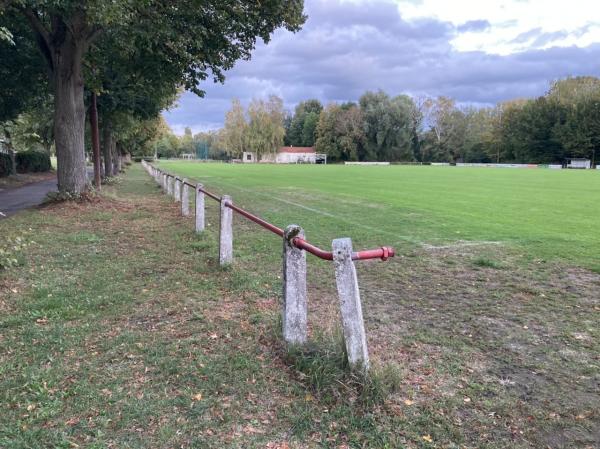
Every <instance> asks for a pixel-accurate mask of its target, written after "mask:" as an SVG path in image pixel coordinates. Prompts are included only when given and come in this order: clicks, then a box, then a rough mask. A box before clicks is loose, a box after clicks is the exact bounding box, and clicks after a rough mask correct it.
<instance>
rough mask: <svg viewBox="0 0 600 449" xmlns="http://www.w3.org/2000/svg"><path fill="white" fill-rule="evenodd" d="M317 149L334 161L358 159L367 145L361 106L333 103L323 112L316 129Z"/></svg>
mask: <svg viewBox="0 0 600 449" xmlns="http://www.w3.org/2000/svg"><path fill="white" fill-rule="evenodd" d="M316 135H317V139H316V150H317V152H319V153H325V154H327V157H329V158H330V159H331V160H332V161H357V160H358V157H359V154H361V153H362V148H363V147H364V145H365V140H366V136H365V131H364V126H363V117H362V112H361V110H360V108H359V107H358V106H357V105H355V104H346V105H341V106H339V105H336V104H331V105H329V106H327V107H326V108H325V109H323V111H322V112H321V115H320V118H319V123H318V125H317V129H316Z"/></svg>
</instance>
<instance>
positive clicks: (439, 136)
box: [213, 77, 600, 163]
mask: <svg viewBox="0 0 600 449" xmlns="http://www.w3.org/2000/svg"><path fill="white" fill-rule="evenodd" d="M281 105H282V100H281V99H279V98H277V97H270V99H269V101H268V102H261V101H259V100H253V101H252V103H251V105H250V107H249V108H248V111H244V109H243V107H242V106H241V104H240V103H239V101H237V100H234V102H233V105H232V108H231V110H230V111H229V112H228V113H227V115H226V118H225V127H224V128H223V129H222V130H220V131H219V132H217V133H216V137H215V139H213V142H216V143H214V145H213V146H214V148H219V150H220V151H221V152H225V153H227V154H229V155H230V156H232V157H239V156H240V155H241V153H242V151H244V150H249V151H254V152H256V153H258V154H261V153H264V152H273V151H275V150H276V149H277V147H279V146H280V145H281V144H285V145H294V146H315V148H316V151H317V152H319V153H326V154H327V155H328V158H329V160H333V161H369V160H371V161H377V160H379V161H419V162H461V161H463V162H518V163H552V162H562V161H563V160H564V159H565V158H568V157H587V158H591V159H594V158H595V154H596V152H597V150H600V79H598V78H594V77H576V78H567V79H563V80H559V81H556V82H554V83H552V85H551V86H550V89H549V90H548V92H547V93H546V94H545V95H543V96H541V97H539V98H534V99H517V100H511V101H506V102H502V103H499V104H497V105H495V106H493V107H485V108H475V107H470V106H461V105H458V104H457V103H456V101H454V100H453V99H451V98H448V97H437V98H428V97H422V98H412V97H409V96H406V95H399V96H396V97H391V96H389V95H388V94H386V93H385V92H382V91H378V92H366V93H365V94H363V95H362V96H361V97H360V99H359V101H358V102H357V103H352V102H349V103H341V104H337V103H332V104H329V105H327V106H325V107H323V105H322V104H321V103H320V102H319V101H318V100H314V99H311V100H307V101H303V102H301V103H299V104H298V105H297V106H296V108H295V110H294V112H293V114H286V113H285V112H283V110H282V106H281ZM257 110H260V111H263V113H262V115H260V114H257ZM259 116H260V119H259ZM282 132H283V136H282Z"/></svg>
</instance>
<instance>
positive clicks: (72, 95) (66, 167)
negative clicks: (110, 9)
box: [53, 37, 87, 194]
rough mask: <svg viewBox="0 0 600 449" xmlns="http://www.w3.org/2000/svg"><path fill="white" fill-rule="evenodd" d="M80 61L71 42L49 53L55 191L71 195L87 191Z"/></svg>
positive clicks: (77, 48) (77, 47)
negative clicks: (51, 82) (51, 67)
mask: <svg viewBox="0 0 600 449" xmlns="http://www.w3.org/2000/svg"><path fill="white" fill-rule="evenodd" d="M82 59H83V48H81V44H79V45H78V44H77V42H75V41H74V40H73V39H72V38H69V37H67V38H66V39H65V40H64V42H63V43H62V44H61V45H60V46H57V47H55V48H54V49H53V63H54V76H53V78H54V80H53V81H54V141H55V143H56V159H57V177H58V190H59V191H60V192H68V193H72V194H80V193H83V192H85V191H86V189H87V172H86V167H85V146H84V142H85V140H84V133H85V105H84V102H83V76H82V73H81V68H82Z"/></svg>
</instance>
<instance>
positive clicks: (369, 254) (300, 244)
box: [158, 169, 396, 261]
mask: <svg viewBox="0 0 600 449" xmlns="http://www.w3.org/2000/svg"><path fill="white" fill-rule="evenodd" d="M158 171H159V172H161V173H165V174H166V175H167V176H171V177H172V178H175V179H179V178H178V177H176V176H173V175H171V174H169V173H166V172H163V171H162V170H160V169H158ZM185 184H187V185H188V186H190V187H191V188H193V189H196V188H197V186H196V185H195V184H191V183H189V182H185ZM200 191H201V192H202V193H204V194H205V195H206V196H208V197H210V198H212V199H213V200H215V201H218V202H221V201H222V200H221V198H220V197H218V196H217V195H215V194H214V193H210V192H209V191H208V190H205V189H204V188H201V189H200ZM225 206H227V207H229V208H230V209H231V210H234V211H235V212H237V213H238V214H240V215H242V216H243V217H245V218H247V219H248V220H250V221H253V222H254V223H256V224H257V225H259V226H262V227H263V228H265V229H266V230H268V231H271V232H272V233H273V234H277V235H278V236H280V237H283V236H284V231H283V229H281V228H279V227H277V226H275V225H274V224H271V223H269V222H268V221H266V220H263V219H262V218H260V217H257V216H256V215H254V214H251V213H250V212H248V211H246V210H244V209H242V208H241V207H238V206H236V205H234V204H233V203H231V202H229V201H228V202H227V203H225ZM292 244H293V245H294V246H295V247H296V248H299V249H303V250H305V251H306V252H309V253H311V254H312V255H314V256H317V257H318V258H320V259H324V260H333V253H332V252H331V251H325V250H322V249H321V248H319V247H318V246H315V245H313V244H311V243H309V242H307V241H306V240H304V239H302V238H300V237H295V238H294V239H292ZM395 255H396V254H395V252H394V248H392V247H390V246H382V247H381V248H377V249H368V250H364V251H355V252H353V253H352V260H368V259H381V260H384V261H385V260H388V258H390V257H394V256H395Z"/></svg>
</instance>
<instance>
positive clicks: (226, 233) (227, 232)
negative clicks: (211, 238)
mask: <svg viewBox="0 0 600 449" xmlns="http://www.w3.org/2000/svg"><path fill="white" fill-rule="evenodd" d="M230 203H231V197H230V196H229V195H223V196H222V197H221V226H220V233H219V263H220V264H221V265H229V264H230V263H231V262H233V211H232V210H231V209H230V208H228V207H227V204H230Z"/></svg>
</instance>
